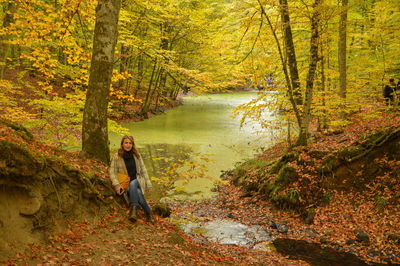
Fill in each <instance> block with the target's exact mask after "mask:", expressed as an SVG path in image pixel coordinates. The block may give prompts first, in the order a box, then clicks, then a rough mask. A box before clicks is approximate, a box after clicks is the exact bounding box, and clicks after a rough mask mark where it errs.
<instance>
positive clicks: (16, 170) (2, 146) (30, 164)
mask: <svg viewBox="0 0 400 266" xmlns="http://www.w3.org/2000/svg"><path fill="white" fill-rule="evenodd" d="M45 165H46V159H45V158H43V157H39V156H37V155H35V154H33V153H32V152H30V151H29V150H28V148H25V147H23V145H18V144H15V143H13V142H10V141H7V140H1V141H0V173H1V174H2V175H5V176H11V175H12V176H25V177H27V176H34V175H35V174H36V173H37V172H39V171H40V170H42V169H43V168H44V166H45Z"/></svg>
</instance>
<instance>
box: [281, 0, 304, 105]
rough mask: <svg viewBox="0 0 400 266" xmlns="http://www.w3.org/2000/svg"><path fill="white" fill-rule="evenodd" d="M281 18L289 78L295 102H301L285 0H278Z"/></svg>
mask: <svg viewBox="0 0 400 266" xmlns="http://www.w3.org/2000/svg"><path fill="white" fill-rule="evenodd" d="M279 3H280V12H281V19H282V23H283V35H284V38H285V48H286V54H287V59H288V62H289V71H290V80H291V84H292V90H293V94H294V98H295V101H296V104H302V102H303V100H302V97H301V91H300V79H299V71H298V68H297V60H296V51H295V49H294V44H293V35H292V28H291V25H290V16H289V6H288V1H287V0H279Z"/></svg>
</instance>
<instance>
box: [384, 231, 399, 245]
mask: <svg viewBox="0 0 400 266" xmlns="http://www.w3.org/2000/svg"><path fill="white" fill-rule="evenodd" d="M387 239H388V240H389V241H393V242H395V243H399V244H400V234H396V233H391V234H389V235H388V236H387Z"/></svg>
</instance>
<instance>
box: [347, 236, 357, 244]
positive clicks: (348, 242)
mask: <svg viewBox="0 0 400 266" xmlns="http://www.w3.org/2000/svg"><path fill="white" fill-rule="evenodd" d="M356 241H357V239H354V238H352V239H349V240H347V241H346V245H353V244H354V243H355V242H356Z"/></svg>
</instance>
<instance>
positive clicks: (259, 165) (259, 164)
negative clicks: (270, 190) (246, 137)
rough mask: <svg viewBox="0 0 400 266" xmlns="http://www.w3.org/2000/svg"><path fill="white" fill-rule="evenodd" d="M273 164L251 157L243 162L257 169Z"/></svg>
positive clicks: (244, 164)
mask: <svg viewBox="0 0 400 266" xmlns="http://www.w3.org/2000/svg"><path fill="white" fill-rule="evenodd" d="M271 164H273V162H269V161H262V160H258V159H251V160H248V161H246V162H244V163H243V166H245V167H246V166H247V167H252V168H255V169H263V168H266V167H268V166H270V165H271Z"/></svg>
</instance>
